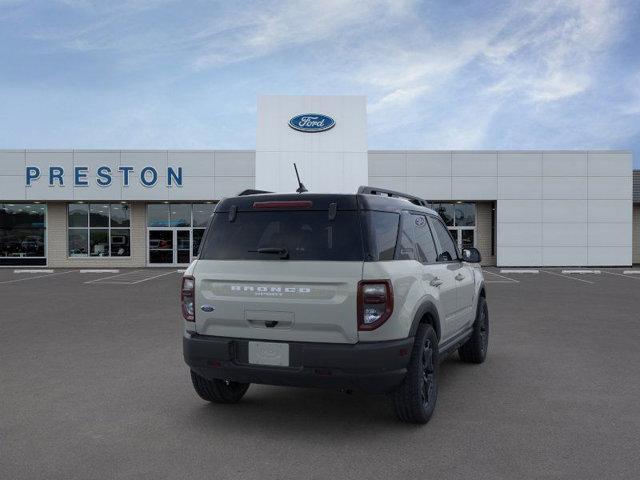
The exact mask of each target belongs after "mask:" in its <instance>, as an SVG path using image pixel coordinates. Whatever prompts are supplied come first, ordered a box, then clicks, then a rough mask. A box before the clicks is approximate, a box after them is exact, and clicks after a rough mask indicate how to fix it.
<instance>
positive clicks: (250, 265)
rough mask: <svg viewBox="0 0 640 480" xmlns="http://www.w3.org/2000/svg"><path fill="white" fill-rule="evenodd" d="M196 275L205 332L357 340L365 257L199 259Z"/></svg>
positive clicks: (199, 319)
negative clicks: (344, 258)
mask: <svg viewBox="0 0 640 480" xmlns="http://www.w3.org/2000/svg"><path fill="white" fill-rule="evenodd" d="M194 277H195V279H196V297H195V301H196V304H195V308H196V331H197V332H198V333H199V334H201V335H215V336H223V337H237V338H252V339H263V340H280V341H294V342H295V341H299V342H326V343H356V342H357V341H358V331H357V314H356V301H357V298H356V297H357V286H358V282H359V281H360V280H361V279H362V262H361V261H335V262H333V261H291V260H289V261H272V260H266V261H259V260H226V261H222V260H199V261H198V262H197V263H196V266H195V270H194ZM203 307H204V308H203ZM212 308H213V310H211V309H212ZM207 310H211V311H207Z"/></svg>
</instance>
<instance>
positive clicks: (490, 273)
mask: <svg viewBox="0 0 640 480" xmlns="http://www.w3.org/2000/svg"><path fill="white" fill-rule="evenodd" d="M482 272H483V273H488V274H489V275H495V276H496V277H500V278H503V279H505V280H509V281H510V282H512V283H520V281H519V280H515V279H513V278H509V277H505V276H504V275H498V274H497V273H493V272H490V271H489V270H482ZM487 281H488V282H491V283H498V280H487ZM500 283H507V282H500Z"/></svg>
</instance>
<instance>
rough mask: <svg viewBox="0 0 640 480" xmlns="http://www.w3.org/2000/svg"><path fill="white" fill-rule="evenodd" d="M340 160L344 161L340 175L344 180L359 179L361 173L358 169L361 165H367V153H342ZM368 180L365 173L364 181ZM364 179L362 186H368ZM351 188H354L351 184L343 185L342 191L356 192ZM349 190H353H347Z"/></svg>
mask: <svg viewBox="0 0 640 480" xmlns="http://www.w3.org/2000/svg"><path fill="white" fill-rule="evenodd" d="M342 158H343V159H344V163H343V165H342V174H343V176H344V178H360V174H361V173H362V172H361V171H360V169H361V168H362V165H363V164H365V165H366V164H367V152H344V153H343V154H342ZM365 173H367V172H365ZM368 178H369V175H368V173H367V177H366V179H368ZM366 179H365V182H364V183H363V184H362V185H368V181H367V180H366ZM358 186H360V185H358ZM353 187H354V186H353V185H352V184H351V183H348V184H345V186H344V190H345V191H346V192H349V191H352V192H356V191H357V188H353ZM349 188H353V190H349Z"/></svg>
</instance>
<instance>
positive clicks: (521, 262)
mask: <svg viewBox="0 0 640 480" xmlns="http://www.w3.org/2000/svg"><path fill="white" fill-rule="evenodd" d="M496 262H497V264H498V266H499V267H529V266H539V265H542V247H508V246H504V247H500V248H498V250H497V257H496Z"/></svg>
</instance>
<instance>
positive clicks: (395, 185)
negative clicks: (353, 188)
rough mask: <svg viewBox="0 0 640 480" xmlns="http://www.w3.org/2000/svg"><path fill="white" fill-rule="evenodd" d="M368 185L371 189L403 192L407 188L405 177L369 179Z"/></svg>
mask: <svg viewBox="0 0 640 480" xmlns="http://www.w3.org/2000/svg"><path fill="white" fill-rule="evenodd" d="M369 185H371V186H372V187H378V188H386V189H389V190H396V191H398V192H405V191H407V190H408V188H407V177H370V178H369Z"/></svg>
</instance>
